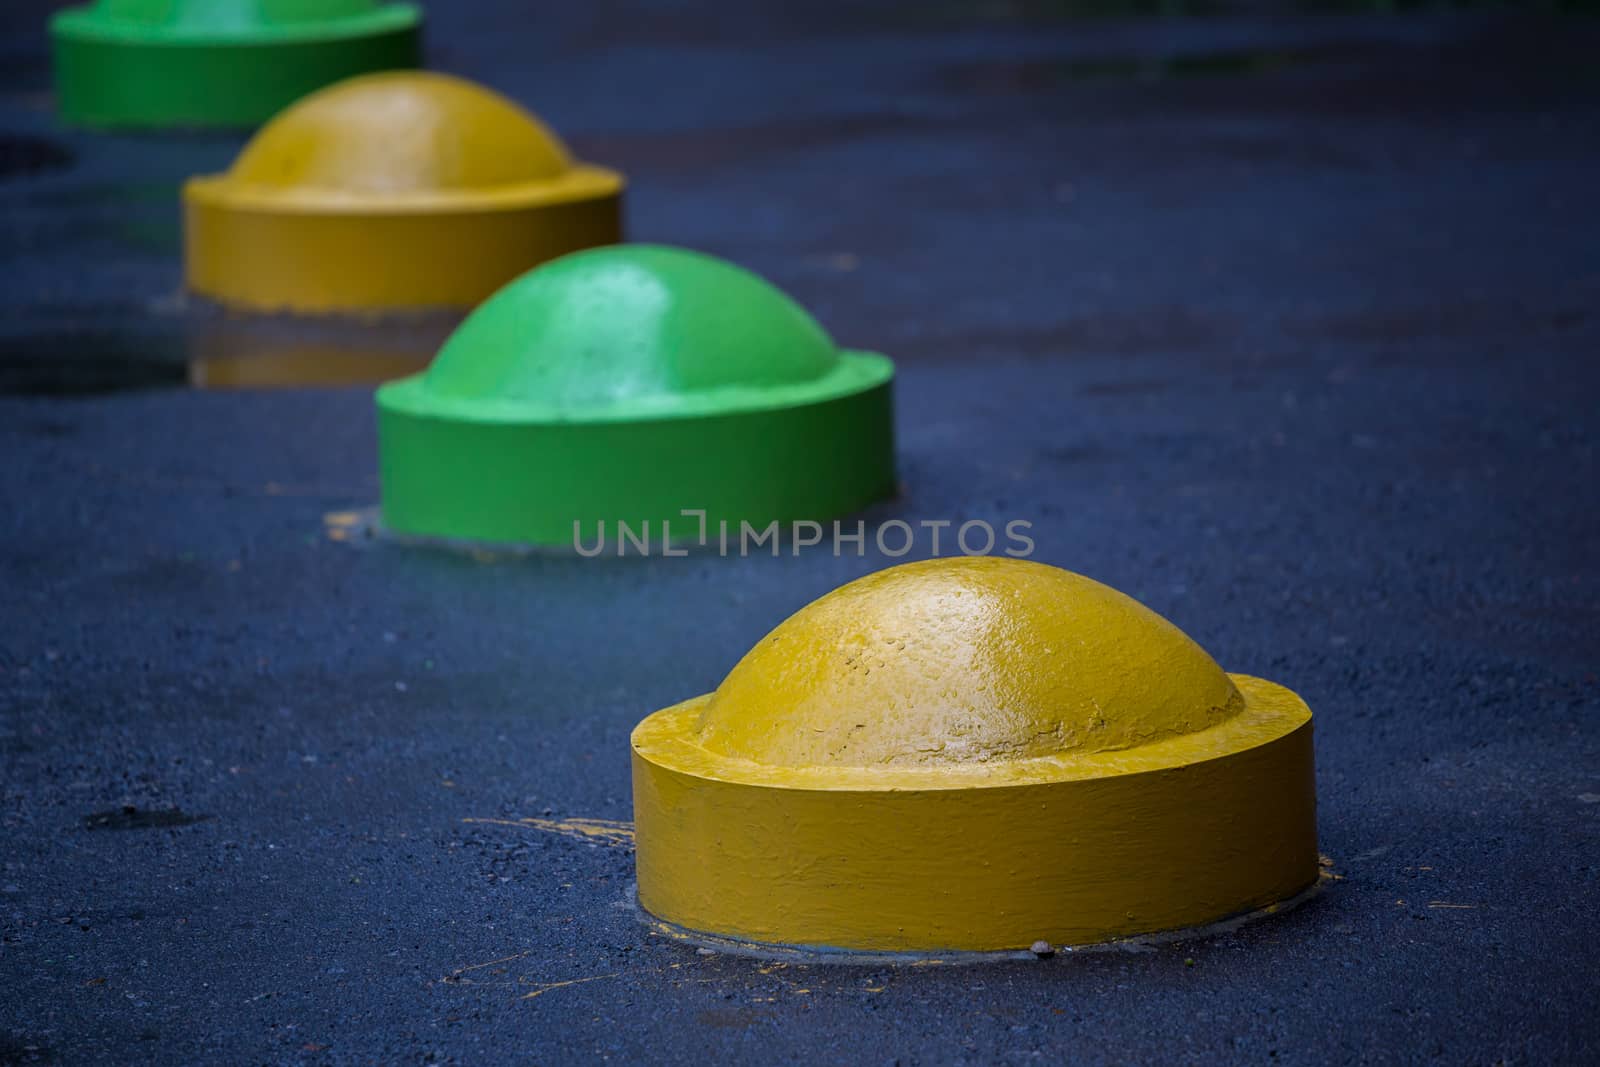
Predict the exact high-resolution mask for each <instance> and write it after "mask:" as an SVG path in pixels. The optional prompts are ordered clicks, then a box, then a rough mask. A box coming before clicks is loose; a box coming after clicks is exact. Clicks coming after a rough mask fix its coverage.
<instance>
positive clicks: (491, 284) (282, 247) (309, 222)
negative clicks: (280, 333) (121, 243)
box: [184, 174, 622, 312]
mask: <svg viewBox="0 0 1600 1067" xmlns="http://www.w3.org/2000/svg"><path fill="white" fill-rule="evenodd" d="M594 184H595V186H596V187H597V188H596V190H595V191H594V192H593V193H592V194H591V195H584V196H582V197H580V198H576V199H565V200H550V201H539V202H531V203H517V202H515V201H514V200H508V199H507V198H504V197H497V198H484V200H483V202H481V203H480V202H474V201H473V200H472V199H470V198H463V200H464V202H463V203H461V204H459V205H448V206H438V207H430V208H426V209H408V210H398V211H386V210H381V209H372V208H363V207H361V206H360V205H350V206H349V208H348V209H345V210H333V209H329V208H326V207H322V206H318V207H317V208H314V209H307V208H306V207H305V206H303V205H300V204H296V203H294V202H292V201H290V202H285V203H282V204H275V203H273V202H272V201H271V200H269V199H267V198H265V197H261V196H253V197H250V198H236V197H234V196H232V195H230V193H229V189H228V186H227V179H226V178H200V179H194V180H192V181H191V182H190V183H189V185H188V186H187V187H186V188H185V190H184V205H185V226H184V254H185V268H186V274H187V280H188V285H189V288H190V289H191V290H193V291H194V292H196V293H199V294H201V295H202V296H206V297H210V298H211V299H214V300H216V301H218V302H220V303H223V304H228V305H231V306H235V307H241V308H246V309H249V310H253V311H294V312H332V311H356V312H360V311H389V310H399V309H418V308H436V307H437V308H470V307H474V306H476V305H477V304H478V303H479V302H481V301H482V300H483V299H484V298H485V297H487V296H489V295H490V294H491V293H493V292H494V291H495V290H496V289H499V288H500V287H501V286H502V285H504V284H505V283H506V282H508V281H510V280H511V279H512V278H515V277H516V276H517V275H519V274H521V273H523V272H524V271H527V270H529V269H531V268H533V267H535V266H537V265H538V264H540V263H543V262H545V261H546V260H551V259H555V258H556V257H558V256H563V255H566V254H567V253H569V252H575V251H578V250H579V249H583V248H592V247H595V246H598V245H607V244H615V243H617V242H619V241H621V240H622V206H621V205H622V191H621V182H620V181H619V180H616V179H615V178H614V176H610V175H609V174H607V175H606V176H605V177H604V178H603V179H601V180H597V181H596V182H595V183H594Z"/></svg>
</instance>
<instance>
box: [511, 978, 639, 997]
mask: <svg viewBox="0 0 1600 1067" xmlns="http://www.w3.org/2000/svg"><path fill="white" fill-rule="evenodd" d="M621 973H622V972H621V971H612V972H611V973H610V974H592V975H590V976H589V977H587V978H568V979H567V980H565V981H563V982H536V983H534V984H535V985H537V986H538V987H539V988H538V989H535V990H534V991H533V992H531V993H524V994H523V995H522V999H523V1000H532V999H533V998H534V997H542V996H544V995H545V994H546V993H548V992H550V991H551V990H552V989H565V988H566V987H567V986H569V985H582V984H583V983H585V982H598V981H600V979H602V978H615V977H617V976H618V975H619V974H621Z"/></svg>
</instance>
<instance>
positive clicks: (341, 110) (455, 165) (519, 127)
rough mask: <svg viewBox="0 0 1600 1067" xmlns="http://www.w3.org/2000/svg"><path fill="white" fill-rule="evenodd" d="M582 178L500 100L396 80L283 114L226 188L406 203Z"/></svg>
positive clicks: (385, 76)
mask: <svg viewBox="0 0 1600 1067" xmlns="http://www.w3.org/2000/svg"><path fill="white" fill-rule="evenodd" d="M572 169H573V163H572V159H571V157H570V156H569V155H568V154H567V149H566V146H565V145H563V144H562V143H561V141H560V139H559V138H557V137H556V135H555V134H553V133H552V132H551V131H550V130H549V129H548V128H546V127H545V125H544V124H543V123H542V122H540V121H539V120H538V119H537V118H535V117H534V116H533V115H532V114H530V113H529V112H528V111H526V110H525V109H523V108H522V107H520V106H518V105H517V104H516V103H514V102H513V101H511V100H508V99H507V98H506V97H504V96H501V95H500V94H499V93H496V92H494V91H493V90H490V89H486V88H484V87H483V86H481V85H475V84H474V83H472V82H469V81H464V80H463V79H461V78H455V77H451V76H450V75H448V74H437V73H431V72H427V71H388V72H384V73H381V74H365V75H361V76H359V77H355V78H349V79H347V80H345V81H342V82H339V83H337V84H335V85H331V86H329V87H328V88H326V89H322V90H320V91H318V92H315V93H312V94H311V95H310V96H307V97H305V98H304V99H303V100H300V101H299V102H298V103H296V104H294V105H293V106H292V107H290V108H288V109H287V110H286V111H284V112H282V113H281V114H279V115H278V116H277V117H276V118H274V119H273V120H272V121H271V122H269V123H267V125H266V126H264V127H263V128H262V129H261V130H260V131H259V132H258V133H257V134H256V135H255V137H254V138H253V139H252V140H251V141H250V143H249V144H248V145H246V146H245V149H244V151H243V152H241V153H240V155H239V158H238V159H237V160H236V161H235V162H234V165H233V167H232V169H231V170H229V172H228V174H227V178H226V180H227V181H228V182H229V183H230V184H231V185H234V186H235V187H246V188H251V189H256V190H259V191H262V192H279V193H292V192H304V193H317V194H328V193H335V194H348V195H351V196H357V197H375V196H376V197H383V196H402V197H403V196H406V195H408V194H436V193H450V192H486V191H490V190H495V189H503V188H508V187H517V186H525V185H528V184H530V183H535V182H541V181H549V180H551V179H557V178H561V177H563V176H564V175H566V174H567V173H568V172H569V171H571V170H572Z"/></svg>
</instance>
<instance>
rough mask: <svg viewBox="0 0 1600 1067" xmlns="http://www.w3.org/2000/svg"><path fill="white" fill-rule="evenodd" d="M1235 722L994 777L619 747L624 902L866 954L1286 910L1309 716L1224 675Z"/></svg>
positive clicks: (1006, 945)
mask: <svg viewBox="0 0 1600 1067" xmlns="http://www.w3.org/2000/svg"><path fill="white" fill-rule="evenodd" d="M1232 679H1233V682H1234V683H1235V684H1236V685H1237V686H1238V689H1239V691H1240V692H1241V693H1242V694H1243V696H1244V698H1245V707H1244V710H1242V711H1241V712H1240V713H1239V714H1238V715H1236V716H1234V717H1232V718H1230V719H1228V720H1227V721H1226V722H1223V723H1222V724H1220V725H1217V726H1215V727H1212V728H1210V729H1207V730H1202V731H1199V732H1197V733H1192V734H1186V735H1180V736H1177V737H1170V738H1167V739H1164V740H1159V741H1156V742H1154V743H1151V744H1148V745H1143V746H1140V747H1138V748H1136V749H1130V750H1125V751H1112V752H1100V753H1094V754H1092V755H1086V756H1082V757H1079V758H1075V759H1060V760H1053V759H1045V760H1029V761H1024V762H1021V763H1016V764H1010V765H1008V766H1005V767H991V768H987V769H986V768H983V767H961V768H943V769H935V770H932V771H930V770H927V769H923V768H895V767H803V768H795V767H773V766H763V765H759V764H755V763H752V762H749V761H745V760H736V759H734V760H730V759H727V758H725V757H721V756H718V755H716V754H713V753H709V752H707V751H706V750H705V749H704V748H701V747H699V746H698V745H697V744H696V743H695V741H694V737H695V724H696V722H697V721H698V720H699V716H700V713H701V710H702V708H703V706H704V702H705V700H706V699H707V698H706V697H700V698H696V699H695V700H691V701H688V702H686V703H683V704H679V705H676V706H674V707H671V708H667V709H665V710H663V711H660V712H657V713H656V714H654V715H652V716H650V717H649V718H647V719H646V720H645V721H644V722H643V723H641V724H640V725H639V727H638V728H637V729H636V730H635V731H634V735H633V792H634V817H635V821H636V824H637V840H638V876H639V902H640V904H641V905H642V907H643V908H644V909H645V910H646V911H647V912H649V913H650V914H652V915H654V916H656V917H658V918H660V919H663V920H665V921H666V922H668V923H671V924H674V925H676V926H678V927H682V928H685V929H688V930H691V931H703V932H705V933H707V934H711V935H716V936H720V937H732V938H738V939H745V940H749V941H755V942H765V943H775V944H785V945H798V946H809V947H817V948H835V949H848V950H857V951H864V952H874V951H876V952H930V953H931V952H938V951H944V950H952V951H980V952H981V951H1000V950H1007V949H1021V948H1026V947H1027V946H1029V945H1031V944H1032V943H1034V942H1035V941H1039V940H1044V941H1048V942H1050V943H1051V944H1052V945H1085V944H1092V943H1097V942H1103V941H1108V940H1114V939H1117V938H1122V937H1130V936H1135V935H1140V934H1147V933H1154V932H1158V931H1163V930H1172V929H1179V928H1186V927H1195V926H1202V925H1205V924H1208V923H1213V922H1216V921H1219V920H1221V919H1225V918H1228V917H1230V916H1233V915H1238V914H1241V913H1244V912H1248V911H1252V910H1255V909H1258V908H1261V907H1264V906H1266V905H1270V904H1273V903H1276V902H1278V901H1283V900H1287V899H1289V898H1291V897H1294V896H1295V895H1296V894H1298V893H1300V892H1301V891H1303V890H1305V889H1306V888H1307V887H1308V886H1311V885H1312V884H1314V883H1315V882H1316V880H1317V876H1318V863H1317V847H1316V820H1315V807H1316V805H1315V793H1314V782H1313V760H1312V744H1311V715H1310V711H1309V709H1307V708H1306V706H1305V704H1304V703H1303V702H1302V701H1301V700H1300V699H1299V698H1298V697H1297V696H1295V695H1294V694H1293V693H1291V692H1290V691H1289V690H1287V689H1284V688H1282V687H1281V686H1277V685H1274V684H1272V683H1270V682H1266V681H1262V680H1260V679H1256V678H1250V677H1245V676H1239V675H1234V676H1232Z"/></svg>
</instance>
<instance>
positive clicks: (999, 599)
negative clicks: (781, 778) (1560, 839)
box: [693, 557, 1245, 768]
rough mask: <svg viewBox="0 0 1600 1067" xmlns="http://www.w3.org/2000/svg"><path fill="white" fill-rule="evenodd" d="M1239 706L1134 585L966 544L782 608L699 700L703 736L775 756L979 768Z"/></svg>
mask: <svg viewBox="0 0 1600 1067" xmlns="http://www.w3.org/2000/svg"><path fill="white" fill-rule="evenodd" d="M1244 707H1245V698H1244V697H1243V696H1242V695H1241V693H1240V691H1239V688H1238V687H1237V686H1236V685H1235V684H1234V681H1233V679H1232V678H1230V677H1229V675H1227V674H1226V673H1224V672H1223V670H1222V668H1221V667H1219V666H1218V665H1217V664H1216V662H1215V661H1214V660H1212V659H1211V657H1210V656H1208V655H1207V654H1206V653H1205V651H1204V650H1202V649H1201V648H1200V647H1199V646H1198V645H1196V644H1195V643H1194V642H1193V641H1191V640H1190V639H1189V638H1188V637H1187V636H1186V635H1185V634H1184V633H1183V632H1182V631H1181V630H1179V629H1178V628H1177V627H1175V626H1173V625H1172V624H1171V623H1169V622H1167V621H1166V620H1165V619H1163V618H1162V617H1161V616H1159V615H1157V614H1156V613H1155V612H1153V611H1151V610H1149V609H1148V608H1146V607H1144V606H1143V605H1142V604H1140V603H1138V602H1137V601H1135V600H1133V599H1132V598H1130V597H1127V596H1124V595H1123V594H1121V593H1118V592H1117V591H1116V590H1114V589H1110V588H1108V587H1106V586H1104V585H1101V584H1100V583H1098V582H1095V581H1091V580H1090V579H1088V578H1085V577H1083V576H1082V575H1078V574H1074V573H1072V572H1070V571H1065V570H1061V569H1060V568H1057V567H1050V566H1046V565H1044V564H1040V563H1032V562H1028V561H1025V560H1019V559H1009V558H1000V557H970V558H969V557H959V558H950V559H935V560H928V561H926V562H922V563H911V564H905V565H903V566H898V567H892V568H889V569H888V570H884V571H879V572H877V573H875V574H870V575H868V576H866V577H864V578H861V579H859V580H857V581H854V582H851V583H850V584H848V585H845V586H842V587H841V588H839V589H836V590H834V591H833V592H832V593H829V594H828V595H827V596H824V597H822V598H821V599H820V600H817V601H815V602H813V603H812V604H810V605H808V606H807V607H805V608H803V609H801V610H800V611H799V612H797V613H796V614H794V615H793V616H791V617H790V618H789V619H787V620H785V621H784V622H783V623H781V624H780V625H779V626H778V627H777V629H775V630H773V631H772V632H771V633H769V634H768V635H767V636H766V637H764V638H762V640H761V641H760V643H759V644H757V645H756V646H755V648H753V649H752V650H751V651H750V652H749V653H748V654H747V655H746V656H745V657H744V659H742V660H740V662H739V663H738V665H737V666H735V667H734V668H733V670H732V671H731V672H730V673H729V674H728V676H727V678H726V679H725V680H724V681H723V683H722V685H721V686H719V687H718V688H717V690H716V692H715V693H713V694H711V695H710V696H709V697H708V698H706V699H705V700H704V702H703V703H702V704H701V706H700V708H699V716H698V720H697V722H696V724H695V727H694V735H695V736H694V740H693V743H694V744H695V745H696V746H697V747H699V748H702V749H703V750H704V751H706V752H708V753H712V754H715V755H718V756H722V757H728V758H732V759H736V760H746V761H749V762H751V763H755V764H760V765H765V766H767V767H794V768H801V767H818V768H821V767H836V768H846V767H851V768H864V767H874V766H879V767H881V766H889V767H904V768H914V767H926V768H933V767H940V766H945V767H956V766H969V767H975V766H976V765H983V764H988V763H991V762H993V763H1002V762H1011V761H1018V760H1032V759H1038V758H1040V757H1074V756H1080V755H1090V754H1093V753H1110V752H1117V751H1120V750H1125V749H1131V748H1136V747H1140V746H1144V745H1147V744H1152V743H1155V742H1160V741H1163V740H1166V739H1169V738H1175V737H1178V736H1180V735H1185V734H1192V733H1197V732H1199V731H1203V730H1207V729H1209V728H1211V727H1213V726H1216V725H1218V724H1219V723H1222V722H1224V721H1225V720H1228V719H1230V718H1232V717H1234V716H1236V715H1238V714H1239V712H1240V711H1241V710H1243V709H1244Z"/></svg>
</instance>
